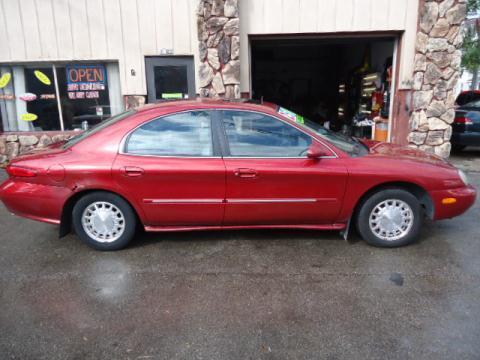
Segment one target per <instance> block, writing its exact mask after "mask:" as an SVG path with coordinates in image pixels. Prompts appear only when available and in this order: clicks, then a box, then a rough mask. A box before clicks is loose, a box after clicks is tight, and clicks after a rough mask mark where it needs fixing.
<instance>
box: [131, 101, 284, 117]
mask: <svg viewBox="0 0 480 360" xmlns="http://www.w3.org/2000/svg"><path fill="white" fill-rule="evenodd" d="M277 108H278V105H276V104H273V103H269V102H260V101H257V100H252V99H235V100H230V99H210V98H200V97H199V98H195V99H189V100H167V101H160V102H157V103H154V104H148V105H145V106H143V107H140V108H138V109H137V112H146V111H148V112H156V113H159V114H160V113H170V112H176V111H185V110H193V109H239V110H251V111H261V112H268V113H272V112H273V111H276V109H277Z"/></svg>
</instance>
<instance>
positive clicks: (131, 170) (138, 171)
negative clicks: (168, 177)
mask: <svg viewBox="0 0 480 360" xmlns="http://www.w3.org/2000/svg"><path fill="white" fill-rule="evenodd" d="M121 170H122V173H123V174H124V175H125V176H132V177H135V176H142V175H143V173H144V170H143V169H142V168H139V167H137V166H124V167H123V168H122V169H121Z"/></svg>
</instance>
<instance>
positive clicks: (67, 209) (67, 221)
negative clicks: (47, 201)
mask: <svg viewBox="0 0 480 360" xmlns="http://www.w3.org/2000/svg"><path fill="white" fill-rule="evenodd" d="M94 192H105V193H110V194H113V195H116V196H118V197H120V198H122V199H123V200H125V201H126V202H127V203H128V205H130V206H131V207H132V209H133V212H134V214H135V216H136V218H137V221H138V223H139V224H143V221H142V217H141V216H140V214H139V209H137V208H136V207H135V205H134V204H132V202H131V201H130V200H129V199H127V198H126V197H125V196H123V195H121V194H119V193H118V192H115V191H112V190H107V189H100V188H99V189H84V190H81V191H78V192H76V193H74V194H73V195H72V196H70V197H69V198H68V199H67V201H66V202H65V204H64V205H63V209H62V216H61V217H60V228H59V236H60V237H61V238H62V237H64V236H66V235H68V234H69V233H70V231H71V229H72V211H73V207H74V206H75V204H76V203H77V202H78V201H79V200H80V199H81V198H82V197H84V196H85V195H88V194H91V193H94Z"/></svg>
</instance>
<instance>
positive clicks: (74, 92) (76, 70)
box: [67, 64, 107, 99]
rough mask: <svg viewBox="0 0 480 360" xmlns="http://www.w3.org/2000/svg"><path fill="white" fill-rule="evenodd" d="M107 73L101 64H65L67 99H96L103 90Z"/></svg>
mask: <svg viewBox="0 0 480 360" xmlns="http://www.w3.org/2000/svg"><path fill="white" fill-rule="evenodd" d="M106 80H107V73H106V71H105V67H104V66H103V65H100V64H99V65H70V66H67V90H68V98H69V99H98V98H99V97H100V94H99V91H102V90H105V82H106Z"/></svg>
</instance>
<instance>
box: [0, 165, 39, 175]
mask: <svg viewBox="0 0 480 360" xmlns="http://www.w3.org/2000/svg"><path fill="white" fill-rule="evenodd" d="M7 173H8V175H10V176H16V177H35V176H37V171H36V170H34V169H30V168H26V167H21V166H15V165H9V166H7Z"/></svg>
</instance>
